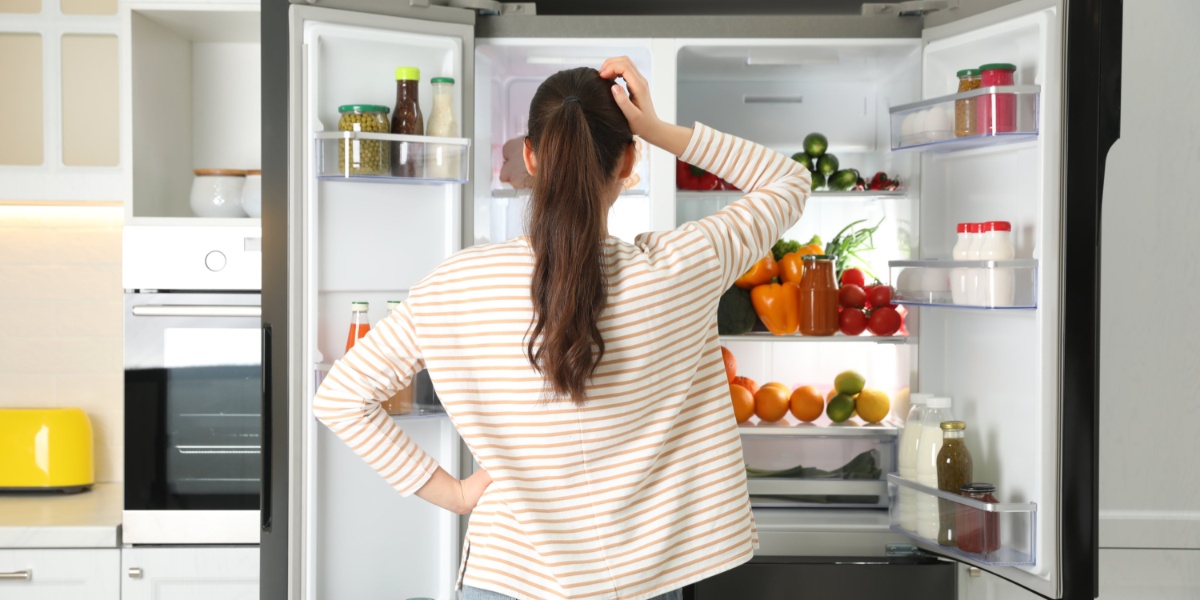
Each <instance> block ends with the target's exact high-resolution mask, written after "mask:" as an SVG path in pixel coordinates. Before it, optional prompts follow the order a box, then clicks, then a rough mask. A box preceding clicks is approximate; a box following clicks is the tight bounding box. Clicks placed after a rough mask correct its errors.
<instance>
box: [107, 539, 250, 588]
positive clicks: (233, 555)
mask: <svg viewBox="0 0 1200 600" xmlns="http://www.w3.org/2000/svg"><path fill="white" fill-rule="evenodd" d="M121 573H122V584H121V598H122V600H210V599H212V598H220V599H221V600H258V547H257V546H255V547H234V548H220V547H217V548H126V549H124V550H122V551H121Z"/></svg>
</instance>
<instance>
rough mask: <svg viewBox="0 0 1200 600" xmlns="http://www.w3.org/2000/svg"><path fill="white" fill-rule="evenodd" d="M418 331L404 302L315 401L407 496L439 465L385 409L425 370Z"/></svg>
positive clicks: (334, 372)
mask: <svg viewBox="0 0 1200 600" xmlns="http://www.w3.org/2000/svg"><path fill="white" fill-rule="evenodd" d="M415 329H416V328H415V326H414V325H413V316H412V309H411V307H410V306H409V304H408V302H407V301H406V302H403V303H401V304H400V306H399V307H398V308H396V309H395V310H393V311H392V313H391V314H390V315H388V316H387V318H385V319H384V320H383V321H381V322H380V323H379V325H377V326H376V327H374V328H372V329H371V331H370V332H369V333H368V334H367V335H366V337H363V338H362V339H360V340H358V342H356V343H355V344H354V347H353V348H351V349H350V352H347V353H346V356H344V357H343V358H342V359H341V360H339V361H337V362H336V363H334V365H333V368H332V369H330V370H329V375H328V376H326V377H325V380H324V381H323V382H322V383H321V387H320V389H318V390H317V396H316V398H315V399H314V400H313V414H314V415H315V416H316V417H317V419H319V420H320V421H321V422H322V423H324V424H325V425H326V426H328V427H329V429H330V430H331V431H333V433H334V434H336V435H337V436H338V437H339V438H341V440H342V441H343V442H345V443H346V445H348V446H350V447H351V448H352V449H353V450H354V452H355V453H357V454H358V455H359V456H361V457H362V458H363V460H365V461H367V464H369V465H371V468H373V469H375V471H376V472H377V473H379V474H380V475H381V476H382V477H383V478H384V479H386V480H387V482H388V483H389V484H390V485H391V486H392V487H393V488H395V489H396V491H398V492H400V494H401V495H404V496H408V495H410V494H412V493H414V492H416V491H417V490H419V489H421V486H423V485H425V482H426V481H428V480H429V478H430V477H432V476H433V474H434V472H436V471H437V467H438V465H437V463H436V462H435V461H434V460H433V457H431V456H429V455H428V454H426V453H425V451H424V450H421V448H420V447H418V446H417V444H416V443H415V442H413V440H412V438H410V437H409V436H408V435H407V434H406V433H404V430H403V429H401V428H400V426H399V425H397V424H396V422H395V421H394V420H393V419H392V418H391V417H390V416H388V414H387V411H385V410H384V409H383V407H382V406H380V403H381V402H383V401H384V400H387V399H388V398H390V397H391V396H392V395H393V394H395V393H396V392H398V391H400V390H402V389H404V388H405V387H408V386H409V385H412V381H413V376H414V375H416V374H417V373H418V372H419V371H420V370H421V369H423V368H425V361H424V359H423V358H422V357H421V351H420V349H419V347H418V345H417V337H416V332H415Z"/></svg>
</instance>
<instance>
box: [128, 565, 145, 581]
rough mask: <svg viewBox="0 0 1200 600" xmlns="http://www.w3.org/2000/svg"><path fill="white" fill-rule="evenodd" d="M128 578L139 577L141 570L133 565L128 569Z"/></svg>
mask: <svg viewBox="0 0 1200 600" xmlns="http://www.w3.org/2000/svg"><path fill="white" fill-rule="evenodd" d="M129 578H130V579H141V578H142V570H141V569H139V568H137V567H133V568H132V569H129Z"/></svg>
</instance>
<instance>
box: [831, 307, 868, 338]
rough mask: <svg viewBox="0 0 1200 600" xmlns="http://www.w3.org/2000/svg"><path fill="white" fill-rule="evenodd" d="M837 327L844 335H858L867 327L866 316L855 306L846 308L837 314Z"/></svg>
mask: <svg viewBox="0 0 1200 600" xmlns="http://www.w3.org/2000/svg"><path fill="white" fill-rule="evenodd" d="M838 327H839V329H841V330H842V333H844V334H846V335H858V334H860V333H862V332H863V330H864V329H866V328H867V316H866V315H864V314H863V311H861V310H858V309H856V308H847V309H846V310H843V311H842V314H841V315H839V316H838Z"/></svg>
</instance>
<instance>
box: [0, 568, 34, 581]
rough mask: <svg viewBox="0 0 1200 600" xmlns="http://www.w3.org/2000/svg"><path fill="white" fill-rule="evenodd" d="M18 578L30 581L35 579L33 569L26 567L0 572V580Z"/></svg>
mask: <svg viewBox="0 0 1200 600" xmlns="http://www.w3.org/2000/svg"><path fill="white" fill-rule="evenodd" d="M13 579H15V580H18V581H29V580H30V579H33V569H25V570H24V571H13V572H11V573H0V580H13Z"/></svg>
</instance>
